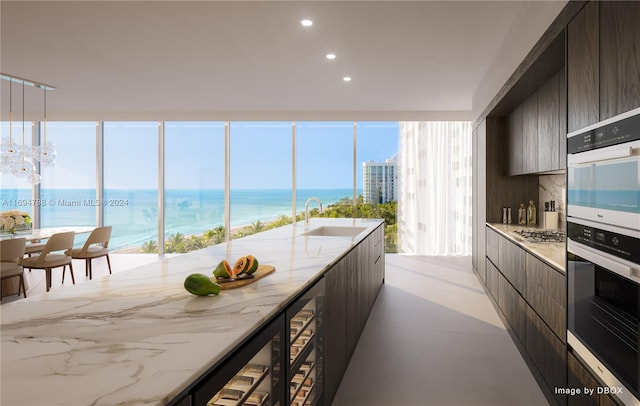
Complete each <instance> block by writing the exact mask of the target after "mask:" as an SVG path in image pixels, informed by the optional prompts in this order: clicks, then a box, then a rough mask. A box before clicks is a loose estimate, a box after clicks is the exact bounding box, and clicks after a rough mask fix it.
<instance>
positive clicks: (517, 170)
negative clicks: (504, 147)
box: [507, 105, 524, 175]
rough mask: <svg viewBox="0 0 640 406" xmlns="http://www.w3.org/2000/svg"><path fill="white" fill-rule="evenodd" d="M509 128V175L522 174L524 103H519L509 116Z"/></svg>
mask: <svg viewBox="0 0 640 406" xmlns="http://www.w3.org/2000/svg"><path fill="white" fill-rule="evenodd" d="M507 125H508V130H509V171H508V173H509V175H521V174H523V173H524V170H523V167H522V166H523V159H522V151H523V145H522V142H523V139H522V137H523V134H522V105H519V106H518V107H516V108H515V110H513V111H512V112H511V114H509V116H508V117H507Z"/></svg>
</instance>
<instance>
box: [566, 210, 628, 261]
mask: <svg viewBox="0 0 640 406" xmlns="http://www.w3.org/2000/svg"><path fill="white" fill-rule="evenodd" d="M567 237H568V238H569V239H571V240H573V241H575V242H579V243H581V244H584V245H587V246H589V247H592V248H595V249H597V250H600V251H603V252H606V253H608V254H611V255H615V256H616V257H619V258H622V259H625V260H627V261H631V262H633V263H636V264H640V250H639V249H638V247H640V239H638V238H635V237H631V236H628V235H624V234H619V233H615V232H612V231H607V230H602V229H599V228H595V227H589V226H586V225H583V224H577V223H572V222H571V221H569V222H568V224H567Z"/></svg>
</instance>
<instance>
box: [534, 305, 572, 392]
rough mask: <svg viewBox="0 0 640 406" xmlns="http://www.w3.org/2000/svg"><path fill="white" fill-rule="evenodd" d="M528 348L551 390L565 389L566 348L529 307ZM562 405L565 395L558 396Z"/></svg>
mask: <svg viewBox="0 0 640 406" xmlns="http://www.w3.org/2000/svg"><path fill="white" fill-rule="evenodd" d="M526 317H527V321H526V348H527V353H528V354H529V356H530V357H531V359H532V360H533V363H534V364H535V365H536V367H537V368H538V370H539V371H540V374H541V375H542V378H543V379H544V381H545V382H546V383H547V386H548V387H549V388H564V387H566V384H567V375H566V371H567V363H566V354H567V352H566V346H565V344H564V343H563V342H562V341H560V340H559V339H558V337H556V335H555V334H554V333H553V332H552V331H551V329H550V328H549V327H547V325H546V324H545V322H544V321H543V320H542V319H541V318H540V317H539V316H538V314H537V313H536V312H535V311H534V310H533V309H532V308H531V307H527V316H526ZM556 399H557V400H558V402H560V404H565V403H566V398H565V396H564V395H558V394H556Z"/></svg>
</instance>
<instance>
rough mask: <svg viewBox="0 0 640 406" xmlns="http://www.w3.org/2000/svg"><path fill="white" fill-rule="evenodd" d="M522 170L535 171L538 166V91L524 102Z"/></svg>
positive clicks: (524, 171) (526, 171)
mask: <svg viewBox="0 0 640 406" xmlns="http://www.w3.org/2000/svg"><path fill="white" fill-rule="evenodd" d="M521 157H522V171H523V173H535V172H537V169H538V168H537V167H538V92H534V93H533V94H532V95H531V96H529V97H527V99H526V100H525V101H524V103H523V104H522V156H521Z"/></svg>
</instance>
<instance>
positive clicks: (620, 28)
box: [600, 1, 640, 120]
mask: <svg viewBox="0 0 640 406" xmlns="http://www.w3.org/2000/svg"><path fill="white" fill-rule="evenodd" d="M639 21H640V2H637V1H625V2H617V1H613V2H608V1H603V2H601V3H600V120H605V119H607V118H609V117H613V116H616V115H618V114H621V113H624V112H625V111H629V110H633V109H634V108H636V107H638V106H640V24H639V23H638V22H639Z"/></svg>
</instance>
